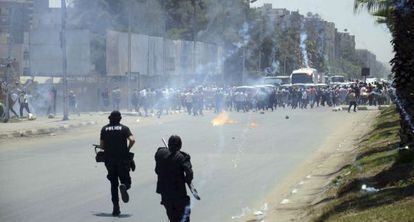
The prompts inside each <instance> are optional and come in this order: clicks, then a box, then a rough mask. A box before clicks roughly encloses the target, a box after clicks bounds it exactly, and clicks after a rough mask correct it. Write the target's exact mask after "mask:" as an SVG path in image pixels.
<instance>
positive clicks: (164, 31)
mask: <svg viewBox="0 0 414 222" xmlns="http://www.w3.org/2000/svg"><path fill="white" fill-rule="evenodd" d="M165 4H166V3H165V2H162V14H163V17H164V25H163V30H162V31H163V34H162V71H163V73H162V74H163V77H164V78H166V79H167V81H166V86H167V87H168V85H169V82H170V81H171V79H170V76H169V75H168V77H167V73H166V68H165V64H166V62H165V59H166V49H165V44H166V34H167V33H166V32H167V16H166V15H167V13H166V11H165Z"/></svg>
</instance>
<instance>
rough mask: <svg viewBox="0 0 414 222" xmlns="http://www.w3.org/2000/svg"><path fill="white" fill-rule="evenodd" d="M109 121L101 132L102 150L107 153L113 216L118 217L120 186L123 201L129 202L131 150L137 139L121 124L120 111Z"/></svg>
mask: <svg viewBox="0 0 414 222" xmlns="http://www.w3.org/2000/svg"><path fill="white" fill-rule="evenodd" d="M108 119H109V124H108V125H106V126H104V127H103V128H102V130H101V148H102V149H103V150H104V151H105V152H104V153H105V166H106V169H107V170H108V176H107V178H108V180H109V181H110V182H111V195H112V203H113V211H112V215H114V216H118V215H120V214H121V211H120V209H119V196H118V186H119V190H120V192H121V197H122V200H123V201H124V202H125V203H127V202H128V201H129V196H128V192H127V190H128V189H129V188H130V187H131V177H130V175H129V170H130V168H131V164H132V158H131V156H130V153H129V150H130V149H131V147H132V146H133V145H134V143H135V139H134V136H133V135H132V133H131V131H130V130H129V128H128V127H127V126H124V125H122V124H120V121H121V119H122V117H121V113H120V112H119V111H113V112H112V113H111V115H110V116H109V117H108ZM128 142H129V143H128ZM119 181H121V185H119Z"/></svg>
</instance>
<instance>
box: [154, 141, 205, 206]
mask: <svg viewBox="0 0 414 222" xmlns="http://www.w3.org/2000/svg"><path fill="white" fill-rule="evenodd" d="M161 139H162V142H163V143H164V146H165V147H166V148H167V149H169V148H168V145H167V143H166V142H165V139H164V138H163V137H161ZM187 186H188V189H190V191H191V194H193V197H194V198H195V199H196V200H201V198H200V195H198V191H197V189H196V188H195V187H194V185H193V183H187Z"/></svg>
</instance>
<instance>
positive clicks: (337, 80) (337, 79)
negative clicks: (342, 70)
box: [329, 76, 345, 85]
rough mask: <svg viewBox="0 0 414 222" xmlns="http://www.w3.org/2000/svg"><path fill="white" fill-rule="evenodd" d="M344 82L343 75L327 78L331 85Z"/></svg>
mask: <svg viewBox="0 0 414 222" xmlns="http://www.w3.org/2000/svg"><path fill="white" fill-rule="evenodd" d="M344 82H345V77H344V76H331V77H330V78H329V83H330V84H332V85H335V84H341V83H344Z"/></svg>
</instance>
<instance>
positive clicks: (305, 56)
mask: <svg viewBox="0 0 414 222" xmlns="http://www.w3.org/2000/svg"><path fill="white" fill-rule="evenodd" d="M307 40H308V34H307V33H306V30H305V29H304V25H303V23H302V32H301V33H300V48H301V49H302V55H303V64H304V65H305V66H306V67H309V57H308V51H307V48H306V41H307Z"/></svg>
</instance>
